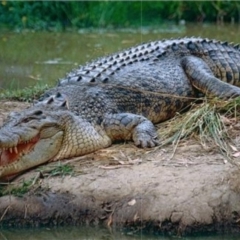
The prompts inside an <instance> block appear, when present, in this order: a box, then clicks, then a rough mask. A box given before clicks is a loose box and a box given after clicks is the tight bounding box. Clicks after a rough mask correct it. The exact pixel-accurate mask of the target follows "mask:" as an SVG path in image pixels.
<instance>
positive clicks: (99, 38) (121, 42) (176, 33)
mask: <svg viewBox="0 0 240 240" xmlns="http://www.w3.org/2000/svg"><path fill="white" fill-rule="evenodd" d="M239 32H240V28H239V25H224V26H215V25H198V24H194V25H187V26H184V28H182V27H180V26H179V27H176V26H174V28H173V27H170V26H167V27H166V26H165V27H159V29H150V28H142V30H141V31H140V30H133V29H127V30H124V31H123V30H118V31H106V30H102V29H99V30H90V31H89V30H88V31H86V30H79V31H78V32H62V33H51V32H23V33H12V32H11V33H6V32H5V33H0V49H1V52H0V63H1V64H0V88H4V89H6V88H7V89H16V88H22V87H26V86H33V85H35V84H36V83H43V84H45V83H51V84H54V83H55V82H56V81H57V80H58V79H59V78H62V77H64V76H65V73H66V72H68V71H70V70H71V69H72V68H74V67H76V66H78V65H79V64H84V63H86V62H88V61H90V60H92V59H95V58H97V57H100V56H103V55H106V54H110V53H113V52H116V51H120V50H121V49H124V48H127V47H129V46H133V45H136V44H139V43H141V42H147V41H151V40H159V39H163V38H171V37H174V38H177V37H184V36H201V37H208V38H216V39H220V40H226V41H230V42H231V41H233V42H236V43H237V42H238V41H239V37H238V36H239Z"/></svg>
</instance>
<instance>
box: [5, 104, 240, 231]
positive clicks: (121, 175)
mask: <svg viewBox="0 0 240 240" xmlns="http://www.w3.org/2000/svg"><path fill="white" fill-rule="evenodd" d="M22 107H24V104H20V105H18V103H2V104H1V115H0V117H3V116H4V115H5V112H7V111H11V110H12V109H18V108H22ZM236 142H239V141H238V139H237V138H236ZM172 152H173V147H172V146H167V147H164V148H160V149H158V148H156V149H153V150H148V151H147V150H142V149H137V148H136V147H135V146H134V145H133V144H131V143H129V144H115V145H113V146H112V147H110V148H108V149H104V150H100V151H97V152H96V153H92V154H89V155H86V156H83V157H79V158H75V159H71V160H67V161H64V162H62V163H50V164H47V165H44V166H41V167H39V168H37V169H33V170H31V171H28V172H26V173H25V174H23V175H21V176H20V177H18V178H17V179H15V180H14V182H13V183H11V184H10V185H9V186H7V187H4V188H2V190H3V189H4V191H5V192H4V193H5V196H3V197H1V198H0V221H1V224H2V225H7V226H43V225H67V224H71V225H72V224H74V225H80V224H90V225H104V226H107V227H109V228H121V229H128V231H140V230H141V231H154V232H159V233H169V234H177V235H181V234H192V233H196V232H236V231H240V225H239V219H240V171H239V170H238V168H237V167H236V166H234V165H232V164H231V163H230V162H227V161H226V159H225V158H224V157H223V156H222V155H221V154H219V153H218V151H217V149H214V148H212V149H208V151H207V150H204V149H203V148H202V146H200V145H199V144H198V143H197V141H195V140H189V141H185V142H182V143H181V144H180V145H179V147H178V149H177V151H176V153H175V155H174V156H173V157H172ZM59 164H61V166H62V167H63V168H62V169H64V166H70V167H71V169H72V170H73V171H71V172H70V173H69V172H64V171H63V172H61V174H53V171H52V170H54V169H57V167H59ZM49 169H50V170H49ZM25 182H28V183H29V182H30V185H29V188H28V191H27V192H26V193H24V194H22V196H13V194H7V193H8V191H9V192H11V189H12V188H17V186H20V187H21V186H23V183H25ZM20 187H19V189H20ZM6 189H7V190H6Z"/></svg>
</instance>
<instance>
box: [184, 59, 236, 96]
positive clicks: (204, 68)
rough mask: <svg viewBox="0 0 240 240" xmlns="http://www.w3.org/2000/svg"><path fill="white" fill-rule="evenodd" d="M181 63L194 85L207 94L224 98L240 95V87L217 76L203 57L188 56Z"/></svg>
mask: <svg viewBox="0 0 240 240" xmlns="http://www.w3.org/2000/svg"><path fill="white" fill-rule="evenodd" d="M181 64H182V67H183V69H184V71H185V73H186V74H187V76H188V77H189V79H190V80H191V83H192V85H193V86H194V87H195V88H196V89H198V90H199V91H201V92H202V93H204V94H206V95H207V96H214V97H219V98H223V99H227V98H234V97H237V96H240V88H238V87H236V86H233V85H231V84H229V83H226V82H223V81H222V80H220V79H218V78H216V77H215V76H214V74H213V72H212V71H211V69H210V68H209V66H208V65H207V64H206V63H205V62H204V61H203V60H202V59H200V58H198V57H193V56H187V57H184V58H183V59H182V61H181Z"/></svg>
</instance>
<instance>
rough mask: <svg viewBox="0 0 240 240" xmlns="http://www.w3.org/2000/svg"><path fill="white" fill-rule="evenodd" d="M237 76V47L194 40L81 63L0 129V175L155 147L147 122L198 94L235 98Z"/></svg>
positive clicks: (183, 105) (147, 46)
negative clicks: (107, 151)
mask: <svg viewBox="0 0 240 240" xmlns="http://www.w3.org/2000/svg"><path fill="white" fill-rule="evenodd" d="M239 73H240V51H239V48H238V46H233V45H231V44H227V43H222V42H218V41H215V40H208V39H201V38H183V39H172V40H165V41H164V40H163V41H157V42H151V43H148V44H143V45H139V46H137V47H133V48H130V49H128V50H126V51H123V52H120V53H117V54H114V55H111V56H108V57H104V58H101V59H98V60H96V61H93V62H92V63H89V64H86V65H85V66H82V67H80V68H79V69H77V70H73V71H72V72H70V73H69V74H68V75H67V76H66V77H65V78H64V79H62V80H61V81H60V82H59V84H58V86H57V87H56V88H53V89H50V90H48V91H47V92H46V93H45V94H43V96H42V97H41V98H40V99H39V101H38V102H37V103H36V104H35V105H34V106H33V107H31V108H29V109H26V110H25V111H23V112H21V113H16V114H11V115H10V116H9V118H8V119H7V121H6V123H5V124H4V125H3V127H2V128H1V129H0V149H1V150H0V156H1V157H0V177H5V176H9V175H13V174H17V173H19V172H22V171H24V170H26V169H29V168H32V167H34V166H37V165H39V164H43V163H45V162H47V161H55V160H60V159H65V158H70V157H74V156H80V155H84V154H87V153H90V152H93V151H96V150H98V149H101V148H104V147H107V146H109V145H111V143H112V142H113V141H115V140H133V141H134V142H135V144H136V145H138V146H141V147H154V146H156V145H157V144H158V139H157V133H156V131H155V129H154V125H153V123H158V122H161V121H164V120H167V119H169V118H171V117H173V116H174V115H175V114H176V112H179V111H181V110H182V109H183V108H186V107H187V106H188V105H189V103H191V102H192V101H193V100H194V99H196V98H197V97H198V94H199V92H201V94H204V95H207V96H210V97H212V96H217V97H219V98H232V97H236V96H239V95H240V88H239V87H238V86H240V80H239ZM234 85H235V86H234ZM26 142H27V143H26ZM23 153H24V154H23Z"/></svg>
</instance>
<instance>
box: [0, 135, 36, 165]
mask: <svg viewBox="0 0 240 240" xmlns="http://www.w3.org/2000/svg"><path fill="white" fill-rule="evenodd" d="M38 140H39V135H37V136H35V137H33V138H32V139H30V140H28V141H25V142H20V143H18V144H17V145H16V146H12V147H3V148H0V166H4V165H7V164H10V163H12V162H15V161H17V160H18V159H20V158H21V157H22V156H24V155H25V154H27V153H29V152H30V151H31V150H32V149H33V148H34V146H35V145H36V143H37V142H38Z"/></svg>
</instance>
